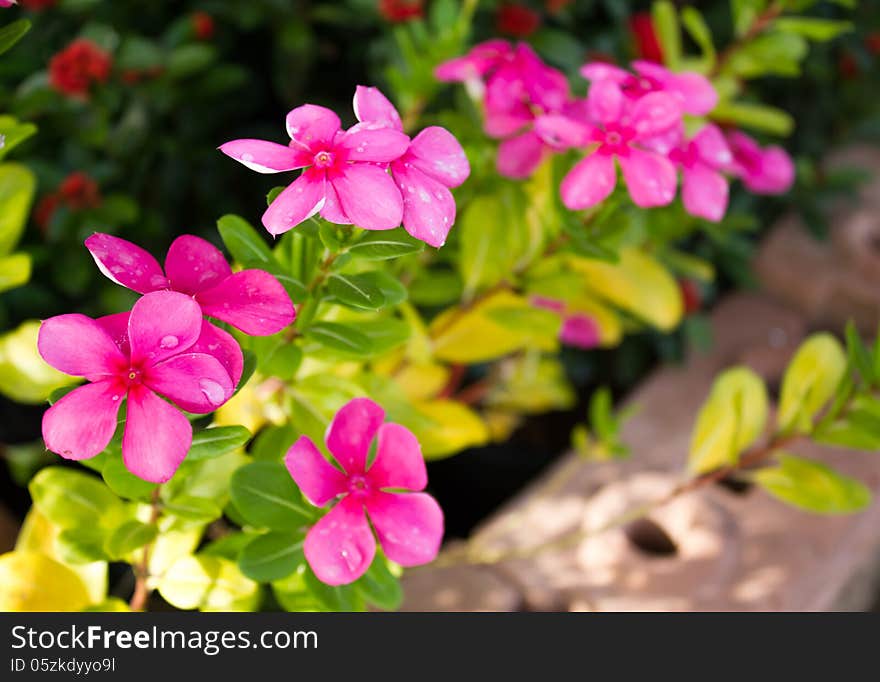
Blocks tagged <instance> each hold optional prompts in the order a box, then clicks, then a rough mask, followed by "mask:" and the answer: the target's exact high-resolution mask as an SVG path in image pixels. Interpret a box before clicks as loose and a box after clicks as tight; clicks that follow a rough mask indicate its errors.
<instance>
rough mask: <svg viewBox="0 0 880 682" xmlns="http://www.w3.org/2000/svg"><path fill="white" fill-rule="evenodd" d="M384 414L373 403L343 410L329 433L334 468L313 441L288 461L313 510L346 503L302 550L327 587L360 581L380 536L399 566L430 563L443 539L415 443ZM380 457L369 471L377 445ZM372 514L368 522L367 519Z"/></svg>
mask: <svg viewBox="0 0 880 682" xmlns="http://www.w3.org/2000/svg"><path fill="white" fill-rule="evenodd" d="M384 419H385V412H384V411H383V410H382V408H381V407H380V406H379V405H377V404H376V403H374V402H373V401H372V400H369V399H368V398H355V399H354V400H352V401H350V402H349V403H347V404H346V405H344V406H343V407H342V408H341V409H340V410H339V412H337V413H336V416H335V417H334V418H333V421H332V422H331V424H330V428H329V429H328V431H327V448H328V449H329V450H330V452H331V453H332V454H333V456H334V457H335V458H336V461H337V462H338V463H339V465H340V466H341V469H342V470H341V471H340V469H338V468H336V467H334V466H333V465H332V464H330V463H329V462H328V461H327V460H326V459H325V458H324V456H323V455H322V454H321V453H320V451H319V450H318V448H317V447H316V446H315V444H314V443H313V442H312V440H311V439H309V438H308V437H307V436H302V437H301V438H300V439H299V440H298V441H296V443H294V444H293V446H292V447H291V448H290V450H289V451H288V452H287V455H286V457H285V459H284V461H285V464H286V465H287V469H288V471H289V472H290V475H291V476H292V477H293V480H294V481H296V483H297V485H298V486H299V487H300V489H301V490H302V492H303V494H304V495H305V496H306V498H307V499H308V500H309V501H310V502H311V503H312V504H314V505H315V506H319V507H321V506H324V505H325V504H327V503H328V502H330V501H331V500H335V499H336V498H340V499H339V500H338V502H336V504H335V506H334V507H333V508H332V509H331V510H330V511H329V512H328V513H327V515H326V516H324V517H323V518H322V519H321V520H320V521H318V523H316V524H315V525H314V526H313V527H312V529H311V530H309V532H308V535H307V536H306V541H305V545H304V551H305V555H306V559H307V560H308V562H309V565H310V566H311V567H312V570H313V571H314V572H315V575H316V576H318V578H319V579H320V580H321V581H323V582H325V583H327V584H328V585H346V584H348V583H352V582H354V581H355V580H357V579H358V578H360V577H361V576H362V575H363V574H364V573H365V572H366V570H367V569H368V568H369V567H370V564H371V563H372V562H373V557H374V556H375V554H376V539H375V538H374V537H373V532H372V530H370V523H372V525H373V528H375V530H376V535H377V536H378V538H379V543H380V544H381V545H382V549H383V550H384V552H385V555H386V556H387V557H388V558H389V559H391V560H392V561H394V562H397V563H398V564H400V565H401V566H418V565H420V564H425V563H428V562H430V561H432V560H433V559H434V558H435V557H436V556H437V552H438V551H439V549H440V542H441V540H442V539H443V512H442V511H441V509H440V506H439V505H438V504H437V502H436V501H435V500H434V498H433V497H431V496H430V495H428V494H426V493H422V492H407V493H399V492H388V490H389V489H393V490H399V489H403V490H407V491H420V490H423V489H424V487H425V486H426V485H427V482H428V474H427V472H426V470H425V461H424V459H423V458H422V452H421V448H420V447H419V442H418V441H417V440H416V437H415V436H414V435H413V434H412V433H411V432H410V431H409V430H407V429H406V428H404V427H403V426H400V425H398V424H391V423H388V424H383V421H384ZM374 438H377V446H376V458H375V460H374V461H373V463H372V464H371V465H370V467H369V468H367V457H368V454H369V452H370V445H371V443H372V442H373V439H374ZM368 515H369V521H368V520H367V516H368Z"/></svg>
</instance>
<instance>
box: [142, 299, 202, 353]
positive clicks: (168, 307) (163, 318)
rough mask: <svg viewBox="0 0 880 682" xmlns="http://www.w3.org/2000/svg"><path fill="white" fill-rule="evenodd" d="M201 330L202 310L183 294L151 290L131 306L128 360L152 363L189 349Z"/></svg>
mask: <svg viewBox="0 0 880 682" xmlns="http://www.w3.org/2000/svg"><path fill="white" fill-rule="evenodd" d="M201 331H202V309H201V308H200V307H199V304H198V303H196V302H195V301H194V300H193V299H192V298H190V297H189V296H187V295H186V294H180V293H177V292H176V291H155V292H153V293H151V294H146V295H145V296H143V297H142V298H141V299H140V300H139V301H138V302H137V303H135V304H134V307H133V308H132V309H131V316H130V317H129V318H128V341H129V344H130V345H131V360H132V362H135V363H136V362H140V361H146V364H147V365H148V366H149V365H154V364H156V363H157V362H161V361H162V360H164V359H165V358H170V357H171V356H172V355H177V354H179V353H182V352H184V351H186V350H187V349H189V348H190V347H191V346H192V345H193V344H194V343H195V342H196V340H197V339H198V338H199V334H201Z"/></svg>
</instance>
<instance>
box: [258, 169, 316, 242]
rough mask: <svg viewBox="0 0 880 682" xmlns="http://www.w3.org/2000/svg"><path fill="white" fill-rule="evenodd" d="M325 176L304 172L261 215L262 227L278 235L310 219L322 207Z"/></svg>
mask: <svg viewBox="0 0 880 682" xmlns="http://www.w3.org/2000/svg"><path fill="white" fill-rule="evenodd" d="M324 186H325V174H324V173H322V172H310V171H305V172H304V173H303V174H302V175H300V176H299V177H298V178H297V179H296V180H294V181H293V183H291V185H290V186H289V187H287V189H285V190H284V191H283V192H281V194H279V195H278V196H277V197H275V201H273V202H272V203H271V205H270V206H269V208H267V209H266V212H265V213H263V226H264V227H265V228H266V229H267V230H268V231H269V233H270V234H274V235H279V234H283V233H284V232H287V231H288V230H290V229H292V228H294V227H296V226H297V225H299V224H300V223H301V222H303V221H304V220H307V219H309V218H311V217H312V216H313V215H315V214H316V213H318V212H319V211H320V210H321V209H322V208H323V207H324V201H325V196H326V195H325V191H324Z"/></svg>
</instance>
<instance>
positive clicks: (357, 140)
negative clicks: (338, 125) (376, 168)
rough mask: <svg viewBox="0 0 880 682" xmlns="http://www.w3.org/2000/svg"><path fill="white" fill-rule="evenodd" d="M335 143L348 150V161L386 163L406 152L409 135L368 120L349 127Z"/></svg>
mask: <svg viewBox="0 0 880 682" xmlns="http://www.w3.org/2000/svg"><path fill="white" fill-rule="evenodd" d="M337 144H338V145H339V146H340V147H342V148H343V149H347V150H348V160H349V161H370V162H372V163H388V162H390V161H394V160H395V159H399V158H400V157H401V156H403V155H404V154H405V153H406V150H407V148H408V147H409V137H408V136H406V135H404V134H403V133H402V132H401V131H399V130H394V129H393V128H388V127H385V126H384V124H382V123H376V122H372V121H370V122H367V123H358V124H357V125H355V126H353V127H351V128H349V129H348V130H347V131H346V132H345V133H344V134H343V135H342V136H341V137H340V138H339V140H338V142H337Z"/></svg>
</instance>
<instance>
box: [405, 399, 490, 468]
mask: <svg viewBox="0 0 880 682" xmlns="http://www.w3.org/2000/svg"><path fill="white" fill-rule="evenodd" d="M415 408H416V411H417V412H418V414H419V416H420V417H422V419H418V420H416V421H414V422H412V423H411V424H409V426H410V428H412V430H413V432H414V433H415V435H416V437H417V438H418V439H419V442H420V443H421V444H422V454H423V455H424V456H425V459H441V458H443V457H448V456H450V455H454V454H455V453H457V452H460V451H462V450H464V449H465V448H470V447H475V446H478V445H485V444H486V443H488V442H489V429H488V427H487V426H486V424H485V422H484V421H483V420H482V419H481V418H480V415H478V414H477V413H476V412H474V411H473V410H472V409H471V408H469V407H468V406H467V405H465V404H464V403H459V402H456V401H454V400H431V401H428V402H422V403H417V404H416V405H415Z"/></svg>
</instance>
